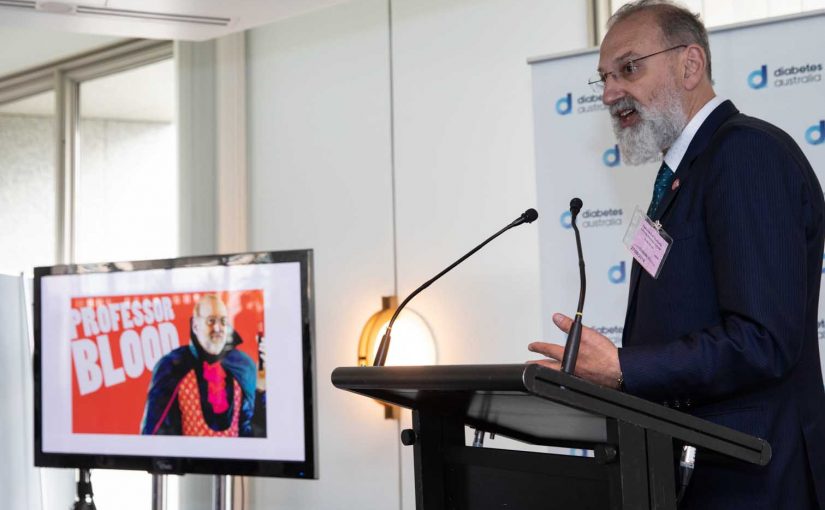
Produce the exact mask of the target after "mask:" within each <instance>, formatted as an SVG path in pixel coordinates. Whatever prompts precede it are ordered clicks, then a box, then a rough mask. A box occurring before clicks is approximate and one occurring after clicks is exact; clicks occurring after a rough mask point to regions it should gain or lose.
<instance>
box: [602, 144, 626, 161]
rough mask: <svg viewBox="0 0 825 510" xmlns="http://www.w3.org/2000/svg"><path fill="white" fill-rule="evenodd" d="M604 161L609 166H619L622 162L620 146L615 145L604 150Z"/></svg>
mask: <svg viewBox="0 0 825 510" xmlns="http://www.w3.org/2000/svg"><path fill="white" fill-rule="evenodd" d="M602 161H604V164H605V165H607V166H619V165H620V164H622V155H621V154H620V153H619V146H618V145H614V146H613V147H611V148H609V149H607V150H606V151H604V154H602Z"/></svg>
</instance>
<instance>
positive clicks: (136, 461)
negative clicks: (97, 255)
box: [33, 249, 318, 479]
mask: <svg viewBox="0 0 825 510" xmlns="http://www.w3.org/2000/svg"><path fill="white" fill-rule="evenodd" d="M290 262H298V263H299V264H300V282H301V323H302V324H301V329H302V340H301V344H302V352H303V383H304V395H303V398H304V452H305V457H304V460H303V461H300V462H299V461H283V460H270V459H254V460H251V459H225V458H205V457H197V458H195V457H174V456H170V457H157V456H142V455H108V454H106V455H102V454H101V455H97V454H85V453H77V454H74V453H53V452H44V451H43V443H42V439H43V438H42V434H43V430H42V425H43V423H42V414H41V412H42V409H41V405H42V379H41V377H42V370H41V353H42V337H41V320H42V317H41V315H40V312H41V303H40V299H41V288H40V286H41V281H42V278H44V277H47V276H59V275H77V274H91V273H117V272H123V271H146V270H156V269H177V268H184V267H210V266H236V265H248V264H278V263H290ZM312 268H313V252H312V249H305V250H288V251H268V252H250V253H235V254H229V255H204V256H194V257H180V258H174V259H158V260H141V261H130V262H107V263H95V264H65V265H55V266H46V267H36V268H35V269H34V315H33V330H34V352H33V371H34V465H35V466H38V467H55V468H78V469H125V470H140V471H148V472H149V473H152V474H187V473H191V474H211V475H241V476H262V477H280V478H303V479H316V478H317V477H318V471H317V466H318V464H317V452H318V448H317V430H318V427H317V422H316V419H317V418H316V412H315V402H316V393H315V341H314V338H315V310H314V285H313V281H314V278H313V269H312Z"/></svg>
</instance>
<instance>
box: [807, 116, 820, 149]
mask: <svg viewBox="0 0 825 510" xmlns="http://www.w3.org/2000/svg"><path fill="white" fill-rule="evenodd" d="M805 141H807V142H808V143H809V144H811V145H819V144H821V143H822V142H825V120H820V121H819V123H818V124H814V125H813V126H811V127H809V128H808V129H806V130H805Z"/></svg>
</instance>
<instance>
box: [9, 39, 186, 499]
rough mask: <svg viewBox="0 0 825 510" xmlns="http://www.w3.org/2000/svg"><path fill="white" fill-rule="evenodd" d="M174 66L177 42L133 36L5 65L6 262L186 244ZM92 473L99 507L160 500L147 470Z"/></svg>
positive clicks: (16, 269) (157, 254)
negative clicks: (33, 64) (65, 55)
mask: <svg viewBox="0 0 825 510" xmlns="http://www.w3.org/2000/svg"><path fill="white" fill-rule="evenodd" d="M174 69H175V66H174V60H173V48H172V43H171V42H166V41H160V42H159V41H140V40H132V41H127V42H123V43H118V44H115V45H112V46H109V47H106V48H103V49H101V50H99V51H96V52H93V53H87V54H84V55H82V56H80V57H77V58H73V59H66V60H63V61H61V62H58V63H56V64H53V65H49V66H46V67H41V68H36V69H33V70H32V71H30V72H23V73H17V74H15V75H12V76H8V77H2V76H0V203H2V204H3V206H2V208H0V247H2V249H0V272H3V273H9V274H18V273H20V272H21V271H22V272H25V273H27V274H29V275H31V274H32V268H33V267H34V266H38V265H52V264H56V263H75V262H81V263H82V262H96V261H108V260H135V259H143V258H166V257H175V256H177V255H178V223H179V221H178V171H177V151H176V147H177V141H176V124H175V115H174V112H175V110H176V104H175V95H176V93H175V90H176V89H175V87H176V79H175V75H174ZM65 474H67V475H68V474H69V473H65ZM44 480H45V481H46V483H47V486H46V487H45V488H44V491H45V492H46V493H50V492H52V491H53V490H54V489H55V488H56V487H55V486H51V487H50V486H48V485H49V483H50V482H54V481H56V480H52V477H51V476H50V477H46V478H45V479H44ZM92 482H93V484H94V489H95V499H96V501H97V504H98V505H100V506H101V508H108V507H112V508H120V509H123V510H138V509H140V510H143V509H145V508H149V507H150V506H151V498H152V490H151V483H152V479H151V476H150V475H148V474H147V473H137V472H130V471H107V470H96V471H95V472H94V474H93V477H92ZM169 482H170V483H169V484H168V489H167V490H168V494H169V495H170V496H171V497H170V498H169V501H170V503H172V505H170V508H177V505H176V504H175V503H176V502H177V497H176V494H177V477H170V480H169ZM56 492H58V493H59V492H60V490H59V489H58V490H57V491H56ZM57 503H58V504H59V505H60V504H65V506H68V505H70V503H71V501H65V502H64V503H60V502H59V501H58V502H57Z"/></svg>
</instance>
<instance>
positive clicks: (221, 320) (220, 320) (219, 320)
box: [198, 315, 228, 328]
mask: <svg viewBox="0 0 825 510" xmlns="http://www.w3.org/2000/svg"><path fill="white" fill-rule="evenodd" d="M198 318H199V319H202V320H203V321H204V322H206V325H207V326H209V327H210V328H213V327H215V325H216V324H220V325H221V326H223V327H226V325H227V323H228V321H227V318H226V317H218V316H215V315H210V316H208V317H198Z"/></svg>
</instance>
